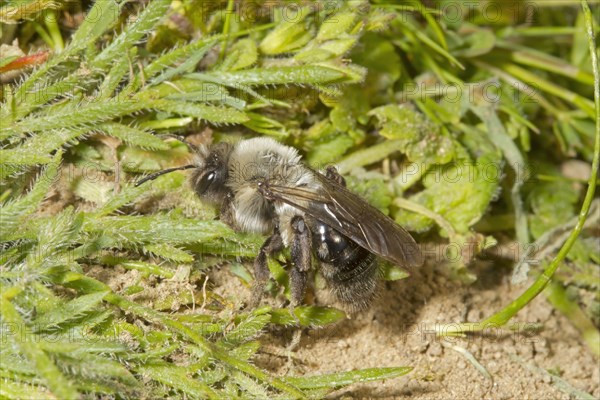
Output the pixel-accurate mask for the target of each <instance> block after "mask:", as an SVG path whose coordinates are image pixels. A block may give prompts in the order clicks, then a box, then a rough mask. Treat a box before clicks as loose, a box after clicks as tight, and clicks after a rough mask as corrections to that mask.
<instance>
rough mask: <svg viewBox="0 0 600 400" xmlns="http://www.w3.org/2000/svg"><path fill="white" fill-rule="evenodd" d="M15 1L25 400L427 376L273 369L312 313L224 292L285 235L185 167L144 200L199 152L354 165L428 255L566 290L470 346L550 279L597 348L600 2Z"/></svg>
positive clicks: (10, 263)
mask: <svg viewBox="0 0 600 400" xmlns="http://www.w3.org/2000/svg"><path fill="white" fill-rule="evenodd" d="M140 3H141V4H140ZM1 4H2V6H1V7H0V21H1V23H2V37H1V40H2V43H3V44H2V46H3V47H2V58H1V59H0V74H1V75H0V77H1V78H2V92H1V98H0V100H1V109H0V121H2V122H1V124H0V143H1V145H2V146H1V148H0V167H1V168H0V179H1V182H0V201H1V203H2V206H1V210H0V243H1V247H0V250H1V253H0V258H1V265H2V266H1V267H0V289H1V296H0V301H1V303H0V313H1V327H0V329H1V331H0V333H1V339H2V346H1V350H0V374H1V377H0V379H1V380H2V381H1V382H2V384H1V385H0V394H1V395H2V397H6V398H24V397H28V398H78V397H90V398H91V397H97V396H100V395H107V396H117V397H123V398H138V397H146V398H157V397H167V396H174V395H183V394H184V395H186V396H189V397H192V398H224V397H227V398H229V397H259V398H270V397H282V398H291V397H311V398H312V397H314V398H320V397H323V396H324V395H325V394H327V393H328V392H330V391H332V390H335V389H338V388H340V387H343V386H345V385H348V384H352V383H356V382H364V381H369V380H376V379H391V378H393V377H397V376H400V375H403V374H406V373H408V372H410V370H411V368H410V367H409V366H406V367H404V366H401V367H397V368H377V369H368V370H362V371H347V372H339V373H336V374H331V375H325V376H319V377H294V376H283V377H276V376H274V375H272V374H270V373H268V372H266V371H264V370H262V369H261V368H259V367H257V366H255V365H254V364H253V363H252V357H253V355H254V354H256V353H257V352H258V351H260V346H261V344H260V341H259V338H260V335H261V333H262V332H263V331H264V330H265V329H266V328H267V327H269V326H272V325H282V326H288V325H291V324H294V323H295V321H296V319H295V318H293V317H292V316H291V315H290V314H289V311H288V310H287V309H285V308H284V309H279V308H273V307H268V306H265V307H262V308H259V309H256V310H252V311H248V310H242V311H240V306H241V304H242V303H243V301H244V300H245V299H230V298H224V297H221V296H219V295H218V294H217V293H215V292H213V291H212V289H211V287H210V286H208V288H207V285H206V283H207V279H208V278H207V273H208V272H209V271H210V270H211V269H212V268H214V267H217V266H225V267H227V268H229V270H230V272H231V273H232V274H233V275H235V276H237V277H238V278H239V279H240V281H241V282H242V283H243V284H245V285H250V284H251V280H252V278H251V274H250V273H249V272H248V271H249V269H248V266H249V265H251V260H252V258H253V256H254V255H255V254H256V252H257V250H258V247H259V246H260V244H261V241H262V240H263V238H261V237H257V236H253V235H248V234H239V233H235V232H232V231H231V230H230V229H229V228H228V227H227V226H225V225H224V224H222V223H221V222H219V221H217V220H215V219H214V217H215V212H214V210H212V209H210V208H207V207H206V206H205V205H203V204H201V202H199V201H198V199H196V198H195V196H194V195H193V193H192V192H191V191H190V190H189V188H188V186H187V185H186V184H185V174H184V173H173V174H168V175H164V176H162V177H160V178H158V179H157V180H156V181H154V182H153V183H152V184H146V185H142V186H140V187H135V186H134V182H135V181H136V180H138V179H139V178H140V177H141V176H143V174H145V173H150V172H154V171H157V170H160V169H163V168H168V167H173V166H178V165H183V163H186V162H187V160H189V159H190V158H191V154H190V150H189V148H188V146H186V144H184V143H183V141H182V139H185V140H187V141H190V142H196V143H199V142H206V141H207V140H213V141H221V140H236V139H239V138H242V137H250V136H256V135H267V136H272V137H274V138H276V139H278V140H280V141H282V142H284V143H286V144H289V145H293V146H295V147H297V148H298V149H300V150H301V151H302V152H303V154H304V155H305V156H306V160H307V161H308V162H309V163H310V164H311V165H314V166H316V167H318V166H323V165H325V164H328V163H336V164H337V165H339V168H340V170H341V172H342V173H344V174H346V175H348V176H349V184H350V186H351V188H352V189H353V190H355V191H357V192H358V193H360V194H361V195H363V196H364V197H365V198H367V199H368V200H369V201H370V202H371V203H372V204H374V205H375V206H377V207H378V208H379V209H381V210H382V211H383V212H385V213H387V214H389V215H390V216H392V217H393V218H394V219H395V220H396V221H397V222H398V223H399V224H401V225H403V226H405V227H406V228H407V229H409V230H411V231H412V232H413V233H414V234H415V236H416V237H418V238H419V241H420V242H421V243H428V242H432V241H439V240H440V239H441V240H444V241H447V242H449V243H453V244H455V245H456V247H455V248H458V249H459V250H458V251H457V253H456V254H447V257H448V259H449V260H450V263H449V264H450V265H449V268H451V270H452V274H453V276H455V277H456V279H460V280H462V281H464V283H465V284H469V283H471V282H473V281H474V280H476V279H477V276H476V274H475V273H474V272H473V271H472V270H470V269H469V265H470V264H471V262H472V261H473V259H475V258H477V257H485V256H487V254H488V251H492V250H493V249H494V248H495V246H497V245H498V243H500V244H502V243H507V242H509V241H511V240H514V241H516V243H518V244H519V249H518V251H517V256H516V259H515V261H516V263H514V264H515V266H514V267H515V269H514V275H513V279H514V281H515V282H516V281H523V280H525V279H526V278H527V276H528V274H529V275H532V276H537V275H538V274H540V273H542V272H543V275H541V278H538V280H537V281H536V282H535V283H534V284H533V286H531V288H530V289H528V290H527V291H526V292H525V294H524V296H522V297H520V298H519V299H517V300H516V301H515V302H514V303H512V304H510V305H509V306H508V308H507V309H505V310H502V311H501V312H500V313H499V314H498V315H495V316H492V317H491V318H488V319H487V320H485V321H483V324H479V325H478V324H470V325H465V326H460V327H459V328H457V329H456V330H454V331H452V333H455V334H459V333H462V332H464V331H467V330H478V329H483V328H482V327H485V326H486V324H495V325H504V324H505V323H507V322H508V321H509V320H510V318H511V317H512V316H513V315H514V314H515V313H516V312H517V311H518V310H520V309H521V308H522V307H524V306H526V305H527V304H528V303H529V301H531V299H532V298H533V297H535V296H536V295H537V294H538V293H540V292H541V290H542V289H543V288H544V287H545V286H546V285H547V284H548V282H549V281H550V279H551V280H552V285H551V287H550V289H551V290H550V291H549V292H548V293H549V294H548V296H549V299H550V301H551V302H552V304H554V305H555V307H556V308H557V309H558V310H560V311H561V312H563V313H565V315H567V316H568V317H569V318H570V319H571V321H572V323H573V324H574V325H575V326H576V327H577V328H578V329H580V330H581V332H582V335H583V337H584V338H585V340H586V341H587V343H588V344H589V346H590V349H591V350H592V351H598V349H599V348H600V339H599V337H600V336H599V334H598V326H599V324H600V295H599V292H598V290H599V287H598V285H599V281H598V264H599V263H600V254H599V253H598V247H597V243H598V230H597V226H598V221H599V219H600V217H599V215H600V207H599V205H598V203H599V201H598V199H597V197H596V198H595V197H594V189H595V186H596V184H597V171H598V157H599V153H600V151H599V146H600V104H599V103H598V102H599V101H600V100H599V97H600V94H599V93H598V90H599V89H598V88H599V85H600V84H599V79H600V78H599V77H598V62H597V54H596V53H597V47H596V45H595V42H594V36H593V35H594V34H593V33H592V32H598V20H597V16H598V6H597V5H594V6H593V7H594V9H593V10H590V9H589V8H588V6H587V4H586V2H582V6H580V5H579V4H576V5H572V6H568V5H567V6H565V5H562V6H555V5H553V4H552V2H549V1H548V2H546V1H538V2H523V3H519V2H486V3H485V6H483V7H479V8H472V7H469V6H468V4H467V5H459V3H456V2H449V1H439V2H436V3H435V7H433V6H432V7H431V8H428V7H425V6H423V5H422V4H421V3H420V2H417V1H411V0H407V1H401V2H391V1H372V2H371V3H369V2H367V1H328V2H308V1H300V2H297V3H287V2H281V3H280V4H274V3H273V2H266V1H258V2H251V3H250V2H248V3H239V2H234V1H231V0H230V1H227V2H220V1H215V2H198V1H193V0H180V1H171V0H153V1H150V2H139V3H138V2H125V1H120V0H103V1H97V2H95V3H93V4H92V5H87V2H61V1H47V0H18V1H17V0H9V1H3V2H2V3H1ZM465 4H466V3H465ZM491 5H493V6H494V7H495V8H494V10H500V12H498V13H496V14H494V15H495V16H494V17H492V16H491V15H490V14H489V13H490V12H492V11H493V10H492V9H491V8H488V9H487V10H486V7H491ZM89 7H91V8H89ZM450 7H453V9H454V8H455V9H456V10H457V12H456V14H453V13H451V12H450V11H451V8H450ZM532 12H534V13H535V16H536V18H535V21H532V20H531V19H530V18H531V13H532ZM594 18H596V19H594ZM15 40H16V42H15ZM594 91H595V96H594ZM594 97H595V101H596V103H594ZM178 138H179V139H178ZM569 166H571V167H573V166H575V167H577V168H571V169H569ZM573 170H574V171H576V172H572V171H573ZM582 211H583V212H582ZM588 211H589V212H588ZM588 214H589V216H588ZM586 218H587V222H586ZM529 243H531V245H528V244H529ZM563 243H564V246H563ZM531 249H532V250H533V251H529V250H531ZM559 249H560V250H559ZM467 250H468V251H467ZM557 252H558V255H556V253H557ZM283 259H284V258H283V257H282V258H281V259H280V261H281V260H283ZM532 260H538V261H539V263H537V264H535V263H533V262H532ZM242 261H243V262H242ZM561 265H562V266H561ZM559 266H561V268H560V269H558V270H557V268H558V267H559ZM270 268H271V269H272V273H273V275H274V277H275V281H276V282H273V283H272V284H271V285H270V287H269V290H270V292H271V294H272V295H275V294H277V293H278V292H279V291H280V288H281V287H284V294H285V295H287V294H288V293H287V289H285V288H287V283H286V279H287V277H286V273H285V269H284V268H283V267H282V263H281V262H277V261H274V262H272V263H271V264H270ZM555 272H556V273H555ZM124 275H126V276H127V279H123V278H122V277H123V276H124ZM384 276H385V278H386V279H391V280H393V279H401V278H403V277H405V276H406V274H404V273H403V272H402V271H401V270H399V269H396V267H393V266H386V270H385V274H384ZM295 314H296V317H297V318H298V320H299V321H300V323H301V324H302V325H303V326H308V327H319V326H324V325H327V324H330V323H334V322H335V321H338V320H340V319H342V318H344V314H343V313H342V312H341V311H339V310H336V309H335V308H331V307H320V306H310V305H307V306H302V307H298V308H297V309H296V310H295ZM446 333H448V332H446Z"/></svg>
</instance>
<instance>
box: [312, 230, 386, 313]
mask: <svg viewBox="0 0 600 400" xmlns="http://www.w3.org/2000/svg"><path fill="white" fill-rule="evenodd" d="M312 239H313V249H314V250H315V255H316V257H317V259H318V260H319V261H320V262H321V275H323V277H324V278H325V280H326V281H327V283H328V286H329V288H330V290H331V291H332V292H333V294H334V295H335V296H336V297H337V298H338V300H340V301H341V302H342V303H344V304H346V305H348V306H350V307H351V308H353V309H355V310H361V309H365V308H367V307H369V305H370V303H371V301H372V300H373V297H374V295H375V292H376V289H377V275H378V264H377V258H376V257H375V255H373V254H372V253H370V252H369V251H368V250H366V249H363V248H362V247H360V246H359V245H357V244H356V243H354V242H353V241H351V240H350V239H348V238H347V237H345V236H343V235H341V234H340V233H339V232H337V231H336V230H335V229H333V228H331V227H329V226H328V225H325V224H323V223H320V222H319V223H316V224H315V226H313V234H312Z"/></svg>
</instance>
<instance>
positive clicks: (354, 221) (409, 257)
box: [268, 171, 423, 267]
mask: <svg viewBox="0 0 600 400" xmlns="http://www.w3.org/2000/svg"><path fill="white" fill-rule="evenodd" d="M313 173H314V175H315V177H316V178H317V179H318V180H319V181H320V183H321V184H322V190H319V191H313V190H308V189H303V188H297V187H296V188H293V187H287V186H269V188H268V192H269V195H270V197H272V198H273V199H275V200H279V201H282V202H284V203H287V204H289V205H291V206H293V207H296V208H298V209H300V210H302V211H304V212H305V213H307V214H308V215H310V216H311V217H313V218H315V219H316V220H318V221H321V222H323V223H325V224H327V225H329V226H330V227H332V228H334V229H336V230H337V231H338V232H340V233H341V234H343V235H344V236H347V237H348V238H350V239H351V240H352V241H354V242H355V243H356V244H358V245H359V246H361V247H363V248H365V249H367V250H369V251H370V252H372V253H375V254H376V255H378V256H380V257H381V258H384V259H385V260H388V261H390V262H392V263H394V264H397V265H402V266H412V267H417V266H420V265H421V264H423V256H422V254H421V251H420V250H419V246H418V244H417V243H416V242H415V240H414V239H413V238H412V236H411V235H410V234H409V233H408V232H407V231H406V230H404V229H403V228H402V227H400V226H399V225H398V224H396V223H395V222H394V221H393V220H392V219H391V218H389V217H387V216H386V215H384V214H383V213H382V212H381V211H379V210H378V209H376V208H375V207H373V206H372V205H370V204H369V203H367V202H366V201H364V200H363V199H361V198H360V197H359V196H357V195H356V194H354V193H352V192H350V191H349V190H348V189H346V188H345V187H343V186H342V185H339V184H338V183H336V182H334V181H332V180H330V179H328V178H327V177H325V176H324V175H322V174H321V173H319V172H316V171H313Z"/></svg>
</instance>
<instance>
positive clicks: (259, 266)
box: [249, 229, 283, 308]
mask: <svg viewBox="0 0 600 400" xmlns="http://www.w3.org/2000/svg"><path fill="white" fill-rule="evenodd" d="M282 248H283V241H282V240H281V235H280V234H279V230H277V229H276V230H275V231H274V232H273V234H272V235H271V237H269V238H268V239H267V240H266V241H265V243H263V245H262V246H261V248H260V251H259V252H258V255H257V256H256V259H255V260H254V284H253V285H252V297H251V298H250V304H249V307H250V308H256V307H257V306H258V305H259V304H260V299H261V298H262V294H263V291H264V290H265V286H266V284H267V281H268V280H269V267H268V265H267V258H268V257H271V256H272V255H273V254H275V253H277V252H279V251H281V249H282Z"/></svg>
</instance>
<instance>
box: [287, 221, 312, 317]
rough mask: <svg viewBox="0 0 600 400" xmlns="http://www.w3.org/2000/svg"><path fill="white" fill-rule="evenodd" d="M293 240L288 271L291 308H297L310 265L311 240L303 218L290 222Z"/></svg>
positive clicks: (302, 295) (304, 288)
mask: <svg viewBox="0 0 600 400" xmlns="http://www.w3.org/2000/svg"><path fill="white" fill-rule="evenodd" d="M291 226H292V232H293V238H292V245H291V248H290V253H291V256H292V268H291V270H290V289H291V291H292V302H291V305H292V306H297V305H298V304H300V303H301V302H302V299H303V298H304V292H305V291H306V282H307V278H308V271H309V269H310V265H311V240H310V232H309V230H308V226H307V225H306V222H305V221H304V218H302V217H300V216H295V217H294V218H292V221H291Z"/></svg>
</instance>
